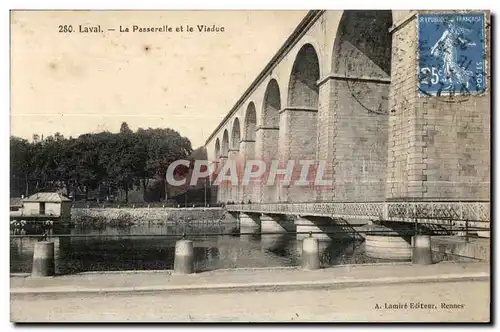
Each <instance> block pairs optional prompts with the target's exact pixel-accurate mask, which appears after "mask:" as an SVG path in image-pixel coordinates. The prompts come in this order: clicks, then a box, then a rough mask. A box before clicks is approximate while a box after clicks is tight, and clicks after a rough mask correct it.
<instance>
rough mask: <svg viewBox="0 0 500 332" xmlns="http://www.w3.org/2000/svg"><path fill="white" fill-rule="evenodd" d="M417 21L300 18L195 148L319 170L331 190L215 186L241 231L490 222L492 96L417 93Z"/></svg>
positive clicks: (389, 14) (409, 17)
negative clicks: (319, 165)
mask: <svg viewBox="0 0 500 332" xmlns="http://www.w3.org/2000/svg"><path fill="white" fill-rule="evenodd" d="M420 13H424V12H422V11H310V12H308V13H307V15H306V16H305V17H304V19H303V20H302V21H301V22H300V23H299V25H298V26H297V28H296V29H295V30H294V31H293V33H292V34H291V35H290V37H289V38H288V39H287V40H286V41H285V43H284V44H283V46H282V47H281V48H280V49H279V50H278V51H277V53H276V54H275V55H274V57H273V58H272V59H271V60H270V61H269V63H268V64H267V65H266V66H265V68H264V69H263V70H262V72H261V73H260V74H259V75H258V76H257V78H255V80H254V81H253V82H252V84H251V85H250V86H249V87H248V89H247V90H246V91H245V92H244V93H243V95H242V96H241V98H240V99H239V100H238V101H237V102H236V104H235V105H234V107H233V108H232V109H231V110H229V113H228V114H227V116H226V117H225V118H224V120H223V121H222V122H221V123H220V124H219V125H218V127H217V128H216V129H215V130H214V131H213V133H212V134H211V135H210V137H209V138H208V140H207V141H206V144H205V148H206V150H207V154H208V159H209V160H211V161H213V162H216V163H219V164H224V163H226V162H227V160H230V159H234V160H238V161H245V160H250V159H259V160H263V161H265V162H266V163H267V162H269V161H270V160H272V159H278V160H279V162H280V165H281V166H282V167H284V165H285V164H286V162H287V161H289V160H301V159H306V160H315V161H324V162H325V168H324V178H326V179H328V180H331V181H332V183H333V185H331V186H327V187H322V188H318V187H315V186H302V187H299V186H292V185H283V184H281V183H280V181H277V182H276V183H275V184H273V185H271V186H267V185H263V184H262V183H259V182H258V181H254V182H251V183H250V184H249V185H248V186H243V185H240V186H230V185H227V184H225V183H222V184H220V185H219V187H218V188H217V190H216V192H217V194H216V197H217V201H218V202H220V203H228V202H231V203H235V204H231V205H228V206H227V207H228V209H230V210H231V211H234V212H241V213H242V214H241V216H240V218H243V219H245V220H246V219H248V220H253V221H255V223H253V222H250V223H249V224H250V225H252V224H260V219H265V220H271V219H276V216H280V215H287V214H291V215H297V216H300V218H307V217H311V218H312V217H316V218H333V220H334V219H335V218H346V219H349V220H366V221H367V222H371V221H373V220H392V221H396V222H404V221H413V220H414V219H415V218H417V217H418V219H419V220H427V221H431V222H440V221H439V220H443V219H453V220H473V221H474V220H475V221H489V218H490V213H489V206H490V205H489V200H490V98H491V96H490V92H489V90H486V92H485V93H483V94H481V95H468V96H465V95H458V94H457V95H455V96H453V97H450V96H440V97H436V96H420V95H419V91H418V80H419V76H418V63H417V62H418V52H417V51H418V45H419V43H418V29H417V18H418V16H417V15H418V14H420ZM486 17H487V24H486V26H487V27H488V26H489V15H486ZM486 32H487V34H486V39H487V42H486V46H487V54H486V56H487V58H486V61H487V63H489V61H488V60H489V51H488V49H489V47H488V46H489V34H488V33H489V29H488V28H487V29H486ZM487 76H488V78H489V75H487ZM487 85H488V86H489V80H488V81H487ZM242 203H243V204H242ZM311 218H309V219H310V220H309V221H307V222H306V224H308V225H310V226H312V225H316V226H318V225H319V226H321V225H323V224H324V222H320V223H319V224H318V221H317V220H312V219H313V218H312V219H311ZM311 220H312V221H311ZM329 222H331V220H330V221H329ZM327 223H328V222H327ZM299 224H300V223H299ZM262 225H263V224H262ZM319 226H318V227H319ZM262 227H264V226H262ZM320 228H321V227H320Z"/></svg>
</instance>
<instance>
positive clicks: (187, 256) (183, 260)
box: [174, 240, 194, 274]
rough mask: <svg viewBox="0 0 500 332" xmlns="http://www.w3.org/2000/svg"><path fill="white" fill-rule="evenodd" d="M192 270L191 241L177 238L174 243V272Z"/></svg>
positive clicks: (192, 253)
mask: <svg viewBox="0 0 500 332" xmlns="http://www.w3.org/2000/svg"><path fill="white" fill-rule="evenodd" d="M193 272H194V249H193V241H190V240H179V241H177V242H176V243H175V257H174V273H176V274H190V273H193Z"/></svg>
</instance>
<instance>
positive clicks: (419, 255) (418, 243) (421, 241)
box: [411, 235, 432, 265]
mask: <svg viewBox="0 0 500 332" xmlns="http://www.w3.org/2000/svg"><path fill="white" fill-rule="evenodd" d="M411 242H412V243H413V252H412V256H411V261H412V263H413V264H420V265H429V264H432V252H431V236H430V235H415V236H414V237H412V239H411Z"/></svg>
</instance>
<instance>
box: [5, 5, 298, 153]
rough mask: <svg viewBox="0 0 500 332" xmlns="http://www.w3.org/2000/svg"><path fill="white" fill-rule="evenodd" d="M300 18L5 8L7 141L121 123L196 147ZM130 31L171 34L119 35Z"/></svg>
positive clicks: (231, 13)
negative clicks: (163, 132)
mask: <svg viewBox="0 0 500 332" xmlns="http://www.w3.org/2000/svg"><path fill="white" fill-rule="evenodd" d="M306 13H307V12H306V11H13V12H11V135H15V136H19V137H23V138H27V139H29V140H31V139H32V137H33V134H38V135H42V134H43V135H44V136H47V135H53V134H54V133H56V132H59V133H61V134H63V135H64V136H65V137H69V136H73V137H77V136H78V135H80V134H83V133H87V132H94V133H95V132H101V131H105V130H107V131H111V132H117V131H118V130H119V128H120V124H121V123H122V122H123V121H125V122H127V123H128V124H129V126H130V128H131V129H132V130H136V129H137V128H139V127H142V128H147V127H153V128H158V127H160V128H166V127H169V128H172V129H175V130H177V131H179V132H180V133H181V135H183V136H186V137H188V138H189V139H190V140H191V142H192V144H193V148H197V147H199V146H202V145H203V144H204V143H205V140H206V138H208V136H209V135H210V134H211V133H212V131H213V130H214V129H215V128H216V127H217V125H218V124H219V123H220V121H221V120H222V119H223V118H224V116H225V115H226V114H227V113H228V112H229V110H230V109H231V107H232V106H233V105H234V104H235V103H236V101H237V100H238V98H239V97H240V96H241V95H242V93H243V92H244V91H245V90H246V89H247V87H248V86H249V85H250V83H251V82H252V81H253V80H254V79H255V77H256V76H257V75H258V74H259V72H260V71H261V70H262V69H263V68H264V67H265V65H266V64H267V63H268V61H269V60H270V59H271V58H272V56H273V55H274V54H275V53H276V52H277V50H278V49H279V47H280V46H281V45H282V44H283V43H284V41H285V39H286V38H287V37H288V36H289V35H290V34H291V32H292V31H293V30H294V29H295V27H296V26H297V25H298V23H299V22H300V21H301V20H302V18H303V17H304V16H305V14H306ZM80 25H81V26H82V30H85V29H84V28H85V27H98V26H100V30H101V32H97V33H84V32H80ZM134 25H137V26H138V27H142V28H147V27H162V26H167V29H168V27H171V28H172V31H171V32H168V31H167V32H133V31H131V32H120V30H125V28H129V30H132V29H133V26H134ZM197 25H207V26H212V25H215V26H216V27H219V28H220V27H224V32H198V28H197ZM60 26H62V27H60ZM65 26H66V27H65ZM69 26H71V27H72V30H73V32H71V33H68V32H65V31H68V30H71V28H69ZM181 26H182V27H183V28H182V29H183V31H182V32H180V31H179V32H176V29H177V28H178V27H181ZM187 26H191V27H192V28H193V32H187V31H186V29H187ZM120 27H121V28H120ZM108 29H115V30H114V31H109V30H108Z"/></svg>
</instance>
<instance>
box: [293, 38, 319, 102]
mask: <svg viewBox="0 0 500 332" xmlns="http://www.w3.org/2000/svg"><path fill="white" fill-rule="evenodd" d="M319 78H320V66H319V58H318V54H317V52H316V50H315V49H314V47H313V46H312V45H311V44H309V43H307V44H304V45H303V46H302V48H301V49H300V50H299V52H298V53H297V56H296V58H295V61H294V63H293V67H292V72H291V74H290V83H289V84H288V101H287V104H288V106H289V107H307V108H312V109H317V108H318V99H319V87H318V85H317V81H318V80H319Z"/></svg>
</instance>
